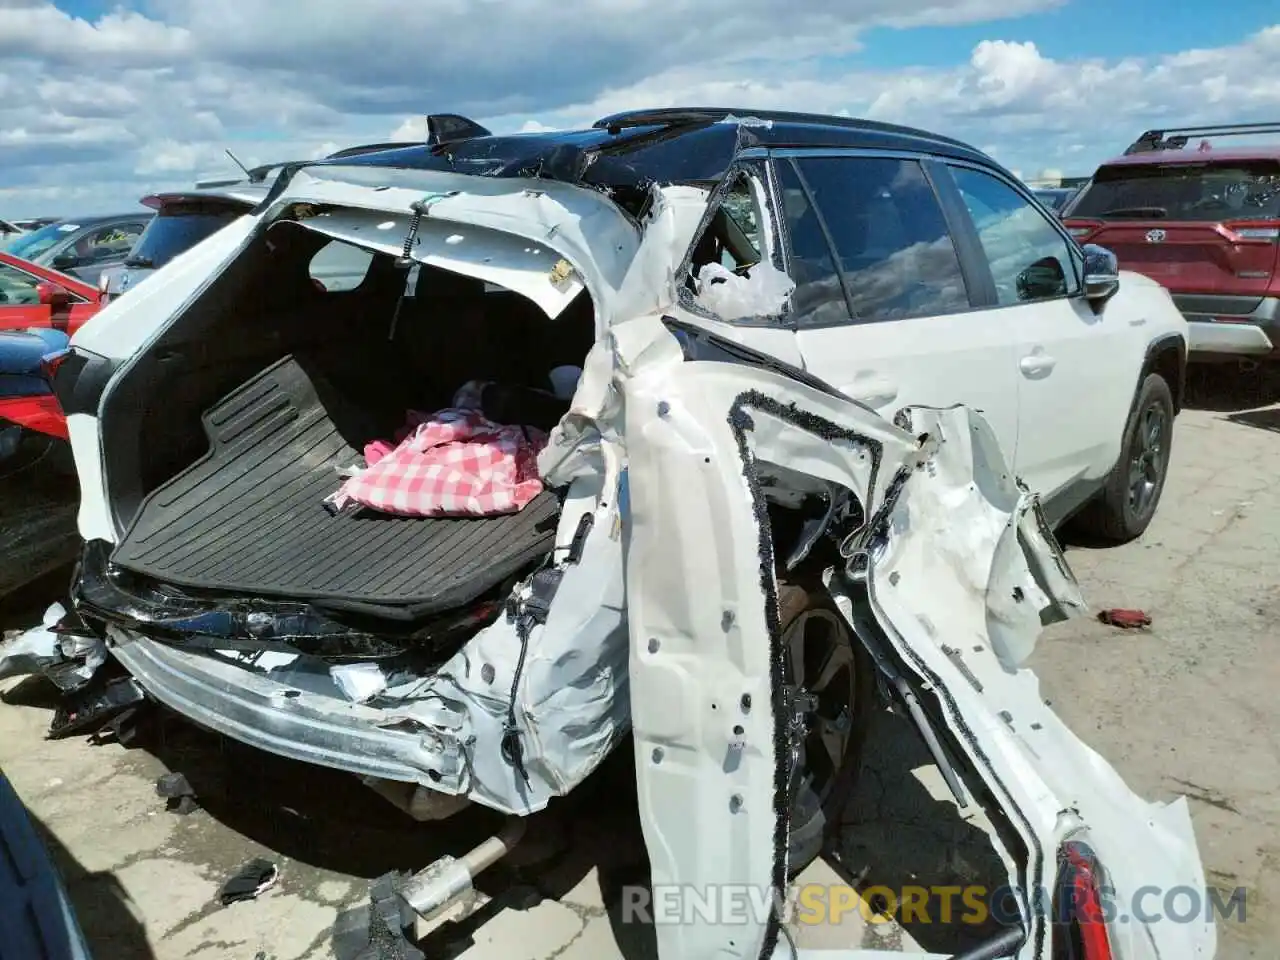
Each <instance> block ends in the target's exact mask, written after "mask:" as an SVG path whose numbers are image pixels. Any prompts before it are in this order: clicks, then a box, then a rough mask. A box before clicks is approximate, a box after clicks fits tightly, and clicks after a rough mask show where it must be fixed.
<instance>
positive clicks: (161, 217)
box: [125, 207, 244, 267]
mask: <svg viewBox="0 0 1280 960" xmlns="http://www.w3.org/2000/svg"><path fill="white" fill-rule="evenodd" d="M243 212H244V211H243V210H239V209H233V208H230V207H218V208H215V209H209V208H207V207H205V208H197V209H191V208H179V209H173V210H170V209H168V208H166V209H163V210H161V211H160V213H159V214H158V215H157V216H156V218H155V219H154V220H152V221H151V222H150V223H149V224H147V229H146V230H144V231H142V236H140V237H139V238H138V242H137V243H136V244H134V246H133V250H131V251H130V252H129V259H128V260H126V261H125V263H126V264H127V265H129V266H134V267H162V266H164V265H165V264H166V263H168V262H169V261H170V260H172V259H173V258H174V257H176V256H177V255H178V254H180V253H183V252H185V251H187V250H190V249H191V248H192V247H194V246H195V245H196V244H197V243H199V242H200V241H201V240H203V239H205V238H206V237H209V236H212V235H213V234H215V233H217V232H218V231H219V230H221V229H222V228H223V227H225V226H226V225H227V224H229V223H230V222H231V221H233V220H235V219H236V218H237V217H239V216H240V215H241V214H242V213H243Z"/></svg>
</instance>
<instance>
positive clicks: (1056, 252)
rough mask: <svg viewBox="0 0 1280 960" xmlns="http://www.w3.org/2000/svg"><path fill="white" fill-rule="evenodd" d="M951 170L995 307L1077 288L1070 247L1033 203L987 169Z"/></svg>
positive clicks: (1058, 294) (1068, 292)
mask: <svg viewBox="0 0 1280 960" xmlns="http://www.w3.org/2000/svg"><path fill="white" fill-rule="evenodd" d="M951 174H952V176H953V177H954V178H955V182H956V187H957V188H958V189H959V191H960V197H961V199H963V200H964V204H965V207H967V208H968V210H969V215H970V216H971V217H972V218H973V224H974V227H976V228H977V231H978V239H979V241H981V243H982V251H983V253H985V254H986V256H987V262H988V263H989V264H990V266H991V278H992V279H993V280H994V281H995V285H996V296H997V298H998V302H999V304H1000V306H1002V307H1007V306H1012V305H1014V304H1017V303H1028V302H1031V301H1035V300H1048V299H1052V298H1055V297H1067V296H1071V295H1073V294H1075V293H1078V292H1079V290H1080V282H1079V279H1078V277H1077V275H1076V267H1075V257H1074V256H1073V253H1072V251H1073V249H1074V247H1073V246H1072V244H1070V243H1069V242H1068V241H1067V239H1066V237H1064V236H1063V235H1062V234H1061V232H1059V231H1058V230H1057V229H1056V228H1055V227H1054V226H1053V224H1052V223H1050V222H1049V220H1048V219H1047V218H1046V217H1045V215H1044V214H1043V213H1042V212H1041V211H1040V209H1039V208H1037V207H1036V206H1035V204H1033V203H1031V202H1030V201H1029V200H1027V198H1026V197H1024V196H1022V194H1020V193H1019V192H1018V191H1017V190H1015V189H1013V187H1011V186H1009V184H1007V183H1004V182H1003V181H1002V180H999V179H997V178H996V177H993V176H991V175H990V174H987V173H982V172H981V171H978V170H971V169H969V168H968V167H952V168H951Z"/></svg>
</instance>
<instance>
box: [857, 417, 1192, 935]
mask: <svg viewBox="0 0 1280 960" xmlns="http://www.w3.org/2000/svg"><path fill="white" fill-rule="evenodd" d="M908 415H909V423H910V426H911V428H912V430H913V431H914V432H917V433H927V434H930V435H932V436H934V437H936V438H937V439H938V440H939V447H938V451H937V453H936V454H935V455H934V456H933V457H932V458H931V459H930V461H929V462H928V463H927V464H926V465H925V466H924V468H923V469H922V470H919V471H916V472H915V473H913V474H912V476H911V479H910V480H909V481H908V482H907V483H905V484H904V485H903V487H902V490H901V492H900V494H899V496H898V497H897V498H896V500H895V502H894V503H893V505H892V509H891V510H890V512H889V513H888V514H887V516H886V517H885V522H884V527H883V530H882V531H881V533H882V534H883V539H882V541H880V542H881V543H882V546H880V547H879V548H878V549H873V550H869V551H868V552H867V553H865V554H863V555H862V557H863V559H864V561H865V577H864V580H865V584H866V590H867V597H868V599H869V601H870V606H871V609H872V610H873V611H874V614H875V618H876V621H877V623H878V625H879V627H880V629H881V631H882V635H883V637H884V638H885V639H886V640H887V642H888V644H889V645H890V647H891V649H892V653H893V655H894V658H895V659H896V660H897V662H898V663H899V664H900V665H901V666H902V667H903V668H904V669H905V670H906V671H907V672H908V674H909V675H912V676H913V679H914V683H915V684H916V685H917V688H918V690H919V691H920V692H921V693H920V695H921V697H922V698H924V699H926V700H928V701H932V702H933V703H934V705H935V707H936V711H937V715H939V716H941V717H942V718H943V720H944V722H945V725H946V729H947V732H948V734H949V739H950V742H951V744H952V747H953V749H954V750H956V751H958V754H959V755H960V756H962V757H963V758H964V761H965V762H964V764H963V765H964V767H965V772H966V776H967V778H968V779H973V780H980V781H981V782H982V783H983V784H984V786H985V787H986V788H987V789H988V790H990V792H991V794H992V796H993V797H994V798H995V800H996V804H997V809H995V810H993V811H988V812H989V813H993V814H994V815H996V816H999V817H1001V818H1003V819H1004V820H1006V821H1007V822H1008V823H1009V824H1010V826H1011V827H1012V828H1013V829H1014V830H1015V831H1016V833H1017V834H1018V835H1019V837H1020V838H1021V840H1022V842H1023V844H1024V845H1025V849H1026V851H1027V852H1026V855H1025V858H1024V859H1022V860H1021V862H1019V864H1018V868H1019V869H1018V876H1017V877H1016V880H1017V882H1018V884H1019V886H1020V888H1021V889H1022V890H1024V891H1025V890H1043V889H1046V888H1048V887H1050V886H1051V885H1052V883H1053V882H1054V879H1055V875H1056V862H1057V855H1058V850H1059V848H1060V846H1061V845H1062V844H1063V843H1064V842H1066V841H1067V840H1075V841H1084V842H1086V843H1087V844H1088V845H1089V846H1090V847H1091V848H1092V849H1093V850H1094V851H1095V852H1096V853H1097V855H1098V857H1099V859H1100V861H1101V863H1102V866H1103V868H1104V869H1105V871H1106V873H1107V876H1106V882H1107V885H1108V887H1109V888H1112V891H1113V897H1114V900H1113V905H1114V910H1115V915H1116V916H1120V915H1125V916H1127V917H1128V918H1130V922H1128V923H1120V922H1113V923H1111V924H1109V934H1110V936H1111V940H1112V944H1113V945H1114V948H1115V951H1116V955H1117V956H1124V957H1126V958H1133V960H1156V958H1162V960H1193V958H1196V960H1203V958H1207V957H1211V956H1213V953H1214V949H1215V932H1214V928H1213V923H1212V920H1211V919H1210V918H1209V916H1208V915H1207V912H1206V915H1205V916H1204V917H1203V918H1198V919H1196V920H1194V921H1191V922H1189V923H1178V922H1173V921H1165V922H1162V923H1143V922H1141V921H1140V920H1138V919H1137V918H1138V916H1139V915H1140V911H1136V910H1135V909H1134V906H1135V904H1134V902H1133V898H1134V896H1135V894H1137V893H1138V892H1140V891H1141V890H1143V889H1144V888H1149V887H1158V888H1161V889H1164V890H1169V889H1172V888H1175V887H1186V888H1189V889H1194V890H1199V891H1203V890H1205V889H1206V888H1205V878H1204V871H1203V867H1202V865H1201V862H1200V857H1199V853H1198V851H1197V847H1196V840H1195V836H1194V833H1193V831H1192V828H1191V820H1190V816H1189V813H1188V809H1187V806H1186V801H1185V799H1180V800H1178V801H1176V802H1174V803H1171V804H1159V803H1147V802H1146V801H1144V800H1142V799H1141V798H1139V797H1138V796H1137V795H1136V794H1134V793H1133V791H1132V790H1130V789H1129V787H1128V786H1127V785H1126V784H1125V783H1124V782H1123V780H1122V779H1121V778H1120V776H1119V775H1118V774H1117V773H1116V771H1115V770H1114V769H1113V768H1112V767H1111V766H1110V765H1109V764H1108V763H1107V762H1106V761H1105V760H1104V759H1103V758H1102V757H1101V756H1099V755H1098V754H1097V753H1096V752H1094V751H1093V750H1092V749H1090V748H1089V747H1087V746H1086V745H1085V744H1084V743H1083V742H1082V741H1081V740H1080V739H1079V738H1078V737H1077V736H1076V735H1075V734H1074V733H1072V732H1071V731H1070V729H1068V728H1067V726H1066V725H1065V724H1063V722H1062V721H1061V720H1060V719H1059V718H1058V717H1057V715H1056V714H1054V713H1053V711H1052V710H1051V709H1049V707H1048V706H1047V705H1046V704H1045V702H1044V700H1043V699H1042V698H1041V696H1040V691H1039V681H1038V679H1037V678H1036V676H1035V674H1034V673H1033V672H1032V671H1030V670H1029V669H1026V668H1025V667H1020V666H1019V665H1020V664H1021V663H1022V662H1023V661H1024V660H1025V658H1026V656H1027V655H1028V654H1029V653H1030V651H1031V649H1032V648H1033V646H1034V641H1035V636H1036V634H1037V633H1038V632H1039V629H1040V624H1041V622H1042V621H1043V622H1046V623H1047V622H1053V621H1054V620H1057V619H1061V618H1063V617H1065V616H1078V615H1080V614H1082V613H1084V612H1085V605H1084V602H1083V600H1082V598H1081V596H1080V593H1079V589H1078V587H1077V586H1076V583H1075V580H1074V578H1073V577H1071V575H1070V571H1069V568H1068V566H1067V563H1066V561H1065V559H1064V557H1063V555H1062V553H1061V550H1060V549H1059V548H1058V546H1057V543H1056V541H1054V540H1053V538H1052V535H1051V534H1049V533H1048V526H1047V524H1046V523H1045V520H1044V516H1043V514H1042V512H1041V510H1040V506H1039V503H1038V502H1037V500H1036V498H1035V497H1034V496H1033V495H1031V494H1029V493H1028V492H1027V491H1026V490H1024V489H1020V488H1018V487H1017V486H1016V485H1014V484H1011V483H1010V482H1008V479H1007V478H1008V476H1009V471H1008V468H1007V466H1006V464H1005V462H1004V460H1003V458H1002V457H1001V455H1000V451H999V448H998V446H997V445H996V444H995V442H994V438H993V436H992V434H991V428H990V426H989V425H987V424H986V422H985V421H984V420H983V419H982V418H981V416H980V415H979V414H977V413H975V412H973V411H971V410H968V409H966V408H962V407H957V408H953V409H950V410H924V409H914V410H911V411H909V414H908ZM957 517H965V518H967V522H966V523H965V524H961V525H959V526H958V525H957V523H956V519H957ZM871 535H872V537H875V536H876V532H875V531H872V532H871ZM983 571H986V573H985V576H984V575H983ZM845 599H846V601H847V600H848V598H847V597H846V598H845ZM948 645H949V646H951V647H952V648H954V649H957V650H960V651H962V655H963V660H964V664H965V666H966V671H961V670H960V669H959V667H958V665H957V664H956V663H955V661H954V659H953V658H952V657H950V656H948V655H947V653H946V651H945V647H946V646H948ZM966 672H967V673H969V674H970V675H972V676H973V677H976V678H977V680H978V681H979V685H975V684H973V683H972V682H970V680H969V679H967V678H966V675H965V673H966ZM1024 909H1025V911H1026V913H1025V919H1026V921H1027V930H1028V940H1027V944H1026V945H1025V946H1024V948H1023V949H1022V950H1021V951H1020V952H1019V953H1018V956H1019V957H1032V956H1039V955H1041V952H1042V951H1043V950H1044V949H1045V945H1046V943H1047V941H1048V939H1049V931H1048V930H1047V929H1046V927H1047V924H1046V920H1047V918H1046V917H1045V916H1043V915H1041V914H1040V912H1038V911H1037V910H1036V909H1035V908H1034V907H1033V905H1032V904H1031V903H1026V904H1024Z"/></svg>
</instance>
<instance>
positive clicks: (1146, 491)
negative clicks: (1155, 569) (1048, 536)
mask: <svg viewBox="0 0 1280 960" xmlns="http://www.w3.org/2000/svg"><path fill="white" fill-rule="evenodd" d="M1173 416H1174V413H1173V392H1172V391H1171V390H1170V389H1169V384H1168V383H1167V382H1166V381H1165V379H1164V377H1162V376H1160V374H1158V373H1151V374H1148V375H1147V378H1146V379H1145V380H1144V381H1143V382H1142V388H1141V389H1140V390H1139V391H1138V399H1137V402H1136V403H1135V404H1134V405H1133V410H1132V411H1131V412H1130V414H1129V422H1128V423H1126V424H1125V428H1124V441H1123V442H1122V443H1121V445H1120V459H1119V460H1118V461H1116V465H1115V468H1114V469H1113V470H1112V471H1111V476H1109V477H1108V478H1107V483H1106V486H1105V487H1103V489H1102V492H1101V493H1100V494H1099V495H1098V497H1097V499H1095V500H1094V501H1093V502H1092V503H1090V504H1089V506H1088V507H1087V508H1086V509H1085V510H1083V511H1081V513H1080V516H1079V518H1078V520H1079V524H1080V527H1081V529H1082V530H1084V531H1085V532H1087V533H1088V534H1090V535H1092V536H1093V537H1095V538H1097V539H1099V540H1102V541H1104V542H1106V543H1111V544H1121V543H1128V542H1129V541H1131V540H1134V539H1136V538H1138V537H1140V536H1142V534H1143V532H1144V531H1145V530H1146V529H1147V526H1148V525H1149V524H1150V523H1151V518H1152V517H1154V516H1155V513H1156V508H1157V507H1158V506H1159V505H1160V495H1161V494H1162V493H1163V492H1164V484H1165V479H1166V478H1167V477H1168V475H1169V455H1170V454H1171V453H1172V450H1173Z"/></svg>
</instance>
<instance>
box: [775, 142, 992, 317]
mask: <svg viewBox="0 0 1280 960" xmlns="http://www.w3.org/2000/svg"><path fill="white" fill-rule="evenodd" d="M779 181H780V186H781V189H782V194H783V195H782V204H783V208H784V215H785V217H786V221H787V232H788V236H789V240H790V254H791V269H792V274H793V279H794V280H795V281H796V285H797V290H796V294H795V297H794V303H795V308H796V323H797V325H799V326H823V325H826V324H828V323H830V322H832V321H833V320H836V319H837V314H839V319H840V320H842V321H843V322H849V320H850V317H852V320H853V321H854V322H857V323H874V322H879V321H886V320H905V319H909V318H912V317H928V316H939V315H942V314H948V313H955V312H958V311H961V310H966V309H968V308H969V305H970V304H969V294H968V290H967V288H966V286H965V282H964V276H963V274H962V273H961V270H960V260H959V257H958V256H957V255H956V249H955V245H954V243H952V240H951V235H950V233H949V232H948V230H947V224H946V220H945V218H944V217H943V214H942V208H941V206H940V205H939V203H938V199H937V197H936V195H935V194H934V192H933V187H932V185H931V184H930V183H929V180H928V178H927V177H926V176H925V174H924V170H923V169H922V168H921V166H920V164H919V162H917V161H915V160H903V159H897V158H879V157H874V158H872V157H800V158H798V159H796V160H791V161H783V162H782V163H780V164H779ZM841 279H843V281H844V283H843V288H842V286H841ZM846 289H847V292H848V300H847V303H846V302H845V299H844V298H845V290H846Z"/></svg>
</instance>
